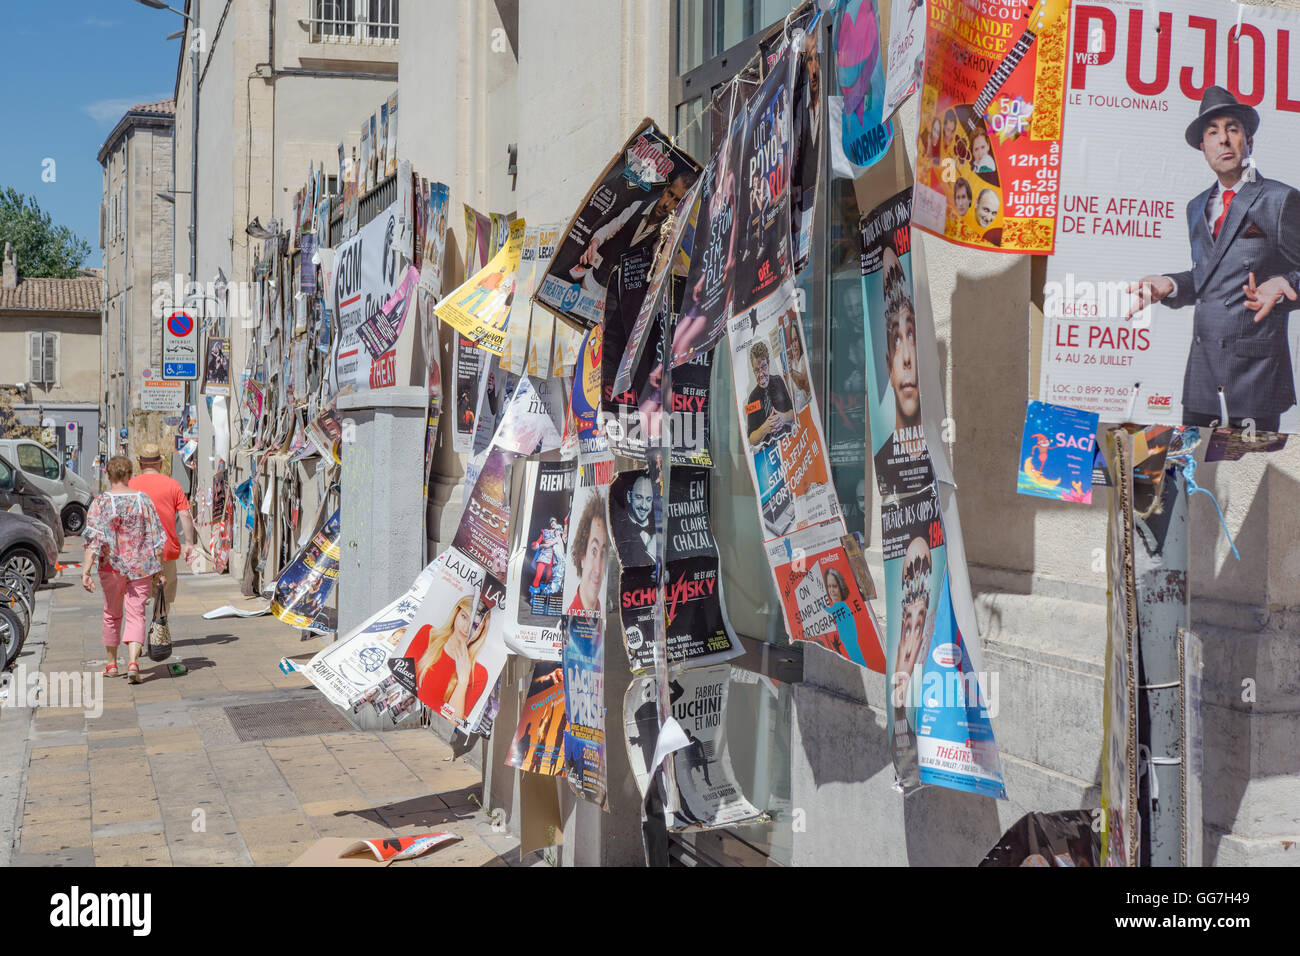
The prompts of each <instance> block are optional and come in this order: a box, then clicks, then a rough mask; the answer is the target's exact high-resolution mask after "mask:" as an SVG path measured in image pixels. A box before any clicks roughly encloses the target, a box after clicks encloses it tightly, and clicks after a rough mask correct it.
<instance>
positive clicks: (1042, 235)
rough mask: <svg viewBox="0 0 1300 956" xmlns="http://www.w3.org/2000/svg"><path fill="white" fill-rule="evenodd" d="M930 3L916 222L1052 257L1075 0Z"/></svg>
mask: <svg viewBox="0 0 1300 956" xmlns="http://www.w3.org/2000/svg"><path fill="white" fill-rule="evenodd" d="M1026 5H1027V4H1026V2H1025V0H927V2H926V4H925V9H926V10H927V11H928V12H927V19H926V32H925V79H924V84H923V86H922V88H921V122H920V128H919V130H918V145H917V153H916V156H917V159H916V186H915V200H914V203H915V208H914V209H913V212H912V221H913V224H914V225H915V226H916V227H917V228H918V229H924V230H925V231H926V232H931V233H933V234H935V235H937V236H941V237H943V238H945V239H947V240H948V241H950V242H955V243H957V244H959V245H963V246H970V247H972V248H976V249H995V250H999V251H1001V252H1023V253H1037V254H1042V255H1047V254H1050V253H1052V251H1053V249H1054V242H1055V236H1056V214H1057V199H1058V193H1059V187H1060V182H1061V169H1062V165H1063V164H1062V162H1061V122H1062V114H1063V111H1064V109H1065V70H1066V58H1065V48H1066V45H1067V44H1066V36H1067V32H1068V26H1069V23H1068V21H1069V17H1068V16H1067V13H1068V11H1069V7H1070V0H1037V2H1035V3H1034V4H1033V6H1032V7H1031V8H1030V9H1029V10H1028V12H1027V13H1026V10H1025V7H1026Z"/></svg>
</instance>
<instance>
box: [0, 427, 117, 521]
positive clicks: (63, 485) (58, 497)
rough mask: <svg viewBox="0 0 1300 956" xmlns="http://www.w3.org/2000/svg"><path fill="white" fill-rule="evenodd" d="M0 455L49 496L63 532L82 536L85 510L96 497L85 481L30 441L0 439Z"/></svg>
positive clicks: (37, 444)
mask: <svg viewBox="0 0 1300 956" xmlns="http://www.w3.org/2000/svg"><path fill="white" fill-rule="evenodd" d="M0 455H2V456H4V457H5V458H6V459H7V460H9V461H11V462H13V463H14V464H15V465H17V466H18V468H19V469H20V470H21V471H22V473H23V474H24V475H26V476H27V477H28V478H30V479H31V481H32V484H34V485H35V486H36V487H37V488H39V489H40V490H41V491H43V492H45V494H47V495H49V496H50V500H51V501H53V502H54V508H55V510H56V511H58V513H59V517H60V518H61V519H62V521H63V530H64V531H66V532H67V533H68V534H81V532H82V531H83V530H84V529H85V527H86V509H87V508H89V507H90V502H91V500H92V499H93V498H94V497H95V493H94V492H93V491H91V490H90V485H88V484H86V481H85V479H84V478H82V477H81V476H80V475H78V474H77V473H76V472H75V471H71V470H70V469H68V468H67V467H65V466H64V465H61V464H59V460H58V458H57V457H55V455H54V454H53V453H52V452H51V451H50V450H49V449H48V448H46V447H45V446H44V445H42V444H41V443H40V442H37V441H32V440H31V439H30V438H0Z"/></svg>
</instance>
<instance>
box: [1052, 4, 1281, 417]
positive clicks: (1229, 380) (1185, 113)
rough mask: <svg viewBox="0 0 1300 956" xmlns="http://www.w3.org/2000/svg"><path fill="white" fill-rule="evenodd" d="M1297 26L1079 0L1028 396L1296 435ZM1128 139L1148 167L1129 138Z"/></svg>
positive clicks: (1242, 15)
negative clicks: (1051, 241)
mask: <svg viewBox="0 0 1300 956" xmlns="http://www.w3.org/2000/svg"><path fill="white" fill-rule="evenodd" d="M1298 28H1300V14H1297V13H1296V12H1294V11H1290V10H1281V9H1274V8H1270V9H1264V8H1258V7H1254V6H1250V5H1245V6H1237V5H1225V4H1222V3H1216V2H1211V0H1180V2H1178V3H1171V2H1168V0H1154V2H1152V3H1148V4H1146V5H1145V6H1142V7H1141V8H1140V9H1139V8H1134V7H1131V6H1129V5H1126V4H1121V3H1116V2H1113V0H1098V2H1096V3H1088V4H1080V5H1079V6H1077V7H1076V8H1075V10H1074V27H1073V31H1072V34H1071V36H1072V38H1073V45H1072V47H1071V51H1070V92H1069V98H1070V102H1069V114H1070V137H1069V139H1068V140H1067V141H1066V143H1065V147H1064V154H1063V156H1062V162H1061V220H1060V228H1059V230H1058V232H1059V238H1058V242H1057V253H1058V254H1057V255H1056V256H1054V257H1052V258H1051V259H1049V260H1048V262H1047V275H1046V282H1045V285H1044V298H1043V319H1044V324H1043V336H1042V354H1041V368H1040V375H1039V380H1038V384H1037V394H1036V395H1035V396H1033V397H1036V398H1039V399H1041V400H1042V401H1046V402H1054V403H1057V404H1063V405H1070V406H1073V407H1075V408H1081V409H1084V410H1086V411H1090V412H1096V413H1098V414H1099V415H1100V417H1101V419H1102V421H1107V422H1124V421H1133V422H1141V423H1144V424H1145V423H1149V422H1155V423H1160V424H1180V423H1182V424H1192V425H1206V426H1208V425H1211V424H1213V423H1216V420H1217V424H1219V425H1232V426H1234V427H1245V426H1246V424H1247V423H1248V422H1249V423H1250V424H1251V425H1253V427H1254V428H1255V429H1257V430H1258V431H1260V432H1290V433H1294V432H1297V431H1300V409H1297V407H1296V383H1295V355H1296V353H1297V349H1298V348H1300V341H1298V340H1300V330H1297V329H1296V327H1295V325H1294V323H1290V324H1288V323H1289V319H1290V317H1291V316H1292V315H1293V314H1294V313H1295V311H1296V309H1297V307H1298V306H1300V303H1297V302H1296V301H1293V299H1292V298H1291V296H1292V295H1294V293H1295V291H1296V290H1297V289H1300V285H1298V284H1297V283H1300V192H1297V189H1296V185H1295V177H1294V176H1292V175H1291V174H1290V173H1289V172H1288V171H1289V170H1290V169H1292V168H1293V167H1294V165H1295V156H1296V153H1297V149H1298V148H1300V129H1298V128H1297V125H1296V122H1295V116H1296V111H1297V109H1300V106H1297V105H1296V101H1295V99H1293V98H1292V97H1291V95H1290V93H1291V87H1290V86H1289V85H1288V84H1289V83H1291V82H1294V81H1293V80H1289V79H1288V68H1287V52H1288V50H1289V49H1290V47H1289V44H1290V42H1291V40H1293V39H1297V38H1300V30H1298ZM1157 31H1158V32H1157ZM1135 138H1137V139H1140V141H1141V142H1143V143H1147V144H1150V152H1151V154H1152V158H1151V160H1150V161H1149V162H1147V163H1144V164H1141V165H1140V168H1135V167H1134V165H1133V161H1132V154H1131V151H1130V150H1127V149H1125V147H1124V146H1122V145H1120V144H1121V143H1122V142H1123V141H1124V140H1126V139H1127V140H1129V141H1130V142H1132V141H1135ZM1229 197H1231V198H1229Z"/></svg>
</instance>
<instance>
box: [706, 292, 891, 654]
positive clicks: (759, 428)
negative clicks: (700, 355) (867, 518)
mask: <svg viewBox="0 0 1300 956" xmlns="http://www.w3.org/2000/svg"><path fill="white" fill-rule="evenodd" d="M794 303H795V292H794V285H793V282H789V281H787V282H786V283H785V284H784V285H783V286H782V287H781V289H780V290H779V291H778V292H777V293H776V294H774V295H772V296H769V297H768V298H767V299H766V300H764V301H763V302H762V303H761V304H760V306H759V307H758V308H756V309H752V310H751V311H750V312H749V313H748V314H742V315H740V316H738V317H736V318H735V319H733V320H732V321H731V323H730V324H729V325H728V327H727V336H728V345H729V348H730V349H731V355H732V359H731V365H732V370H733V378H734V383H735V385H734V387H735V400H736V410H737V413H738V416H739V419H740V422H741V424H742V431H743V435H744V440H745V448H746V458H747V459H748V461H749V472H750V478H751V480H752V481H753V483H754V490H755V496H756V498H757V502H758V509H759V526H760V529H761V531H762V536H763V543H764V550H765V552H766V554H767V561H768V567H769V568H770V569H771V572H772V576H773V580H774V582H775V583H776V586H777V590H778V592H780V593H781V594H782V605H781V612H782V615H783V616H784V618H785V624H786V631H787V633H789V634H790V637H791V639H792V640H804V641H813V642H815V643H819V644H821V645H822V646H823V647H826V648H827V649H829V650H832V651H834V652H835V653H837V654H840V655H841V656H843V657H844V658H846V659H847V660H853V661H855V662H861V663H864V664H865V665H866V666H870V664H871V662H873V661H874V662H876V663H877V664H878V663H879V657H878V653H879V652H878V650H876V649H875V648H878V646H879V644H880V637H879V633H880V629H879V626H878V625H877V624H876V622H875V620H874V617H873V615H872V612H871V607H870V605H869V604H867V602H866V600H865V598H864V597H863V592H864V591H869V590H870V587H869V584H868V582H867V581H866V580H865V578H864V577H863V576H861V575H860V574H859V575H857V576H855V582H854V584H853V585H851V586H850V585H849V584H848V579H847V578H845V577H844V574H845V572H848V573H849V575H851V576H853V572H854V570H855V568H854V564H853V563H852V562H850V561H849V560H847V557H848V553H847V551H846V550H845V545H844V543H843V541H842V539H843V538H844V536H845V535H846V533H847V532H846V530H845V526H844V518H843V516H842V514H841V512H840V506H839V502H838V500H837V498H836V495H835V490H834V488H833V486H832V485H831V480H830V462H829V457H828V455H827V452H826V439H825V436H824V435H823V434H822V427H821V413H820V412H819V410H818V407H817V397H816V395H815V394H814V393H813V389H812V385H811V382H810V380H809V372H808V362H807V350H806V348H805V347H804V341H803V331H802V329H801V325H800V321H799V315H798V312H797V311H796V310H795V308H794ZM810 546H811V547H813V548H814V549H815V550H814V552H813V561H812V563H811V565H810V563H809V552H808V550H807V549H808V548H809V547H810ZM819 569H824V570H826V571H830V570H834V571H835V575H834V577H835V578H836V580H835V581H834V582H833V583H832V585H831V588H827V587H826V584H825V581H824V580H823V581H822V583H821V584H820V588H821V590H818V587H819V586H818V584H817V583H816V582H814V581H813V579H814V578H815V577H816V573H810V572H817V571H818V570H819ZM822 576H823V578H826V577H831V575H828V574H823V575H822ZM840 579H842V580H840ZM823 592H824V596H823ZM818 601H820V602H821V604H820V606H821V608H823V609H826V610H827V611H828V612H829V613H828V614H826V615H817V616H815V617H810V616H809V613H810V611H811V610H812V609H813V608H814V604H815V603H816V602H818ZM839 604H843V605H844V606H843V607H842V608H841V607H836V605H839ZM832 630H833V632H834V633H833V634H832ZM850 648H852V650H851V649H850Z"/></svg>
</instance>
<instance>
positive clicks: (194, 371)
mask: <svg viewBox="0 0 1300 956" xmlns="http://www.w3.org/2000/svg"><path fill="white" fill-rule="evenodd" d="M198 368H199V366H198V363H197V362H166V363H164V364H163V380H164V381H169V382H175V381H178V380H179V381H192V380H193V379H196V378H198V377H199V372H198Z"/></svg>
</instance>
